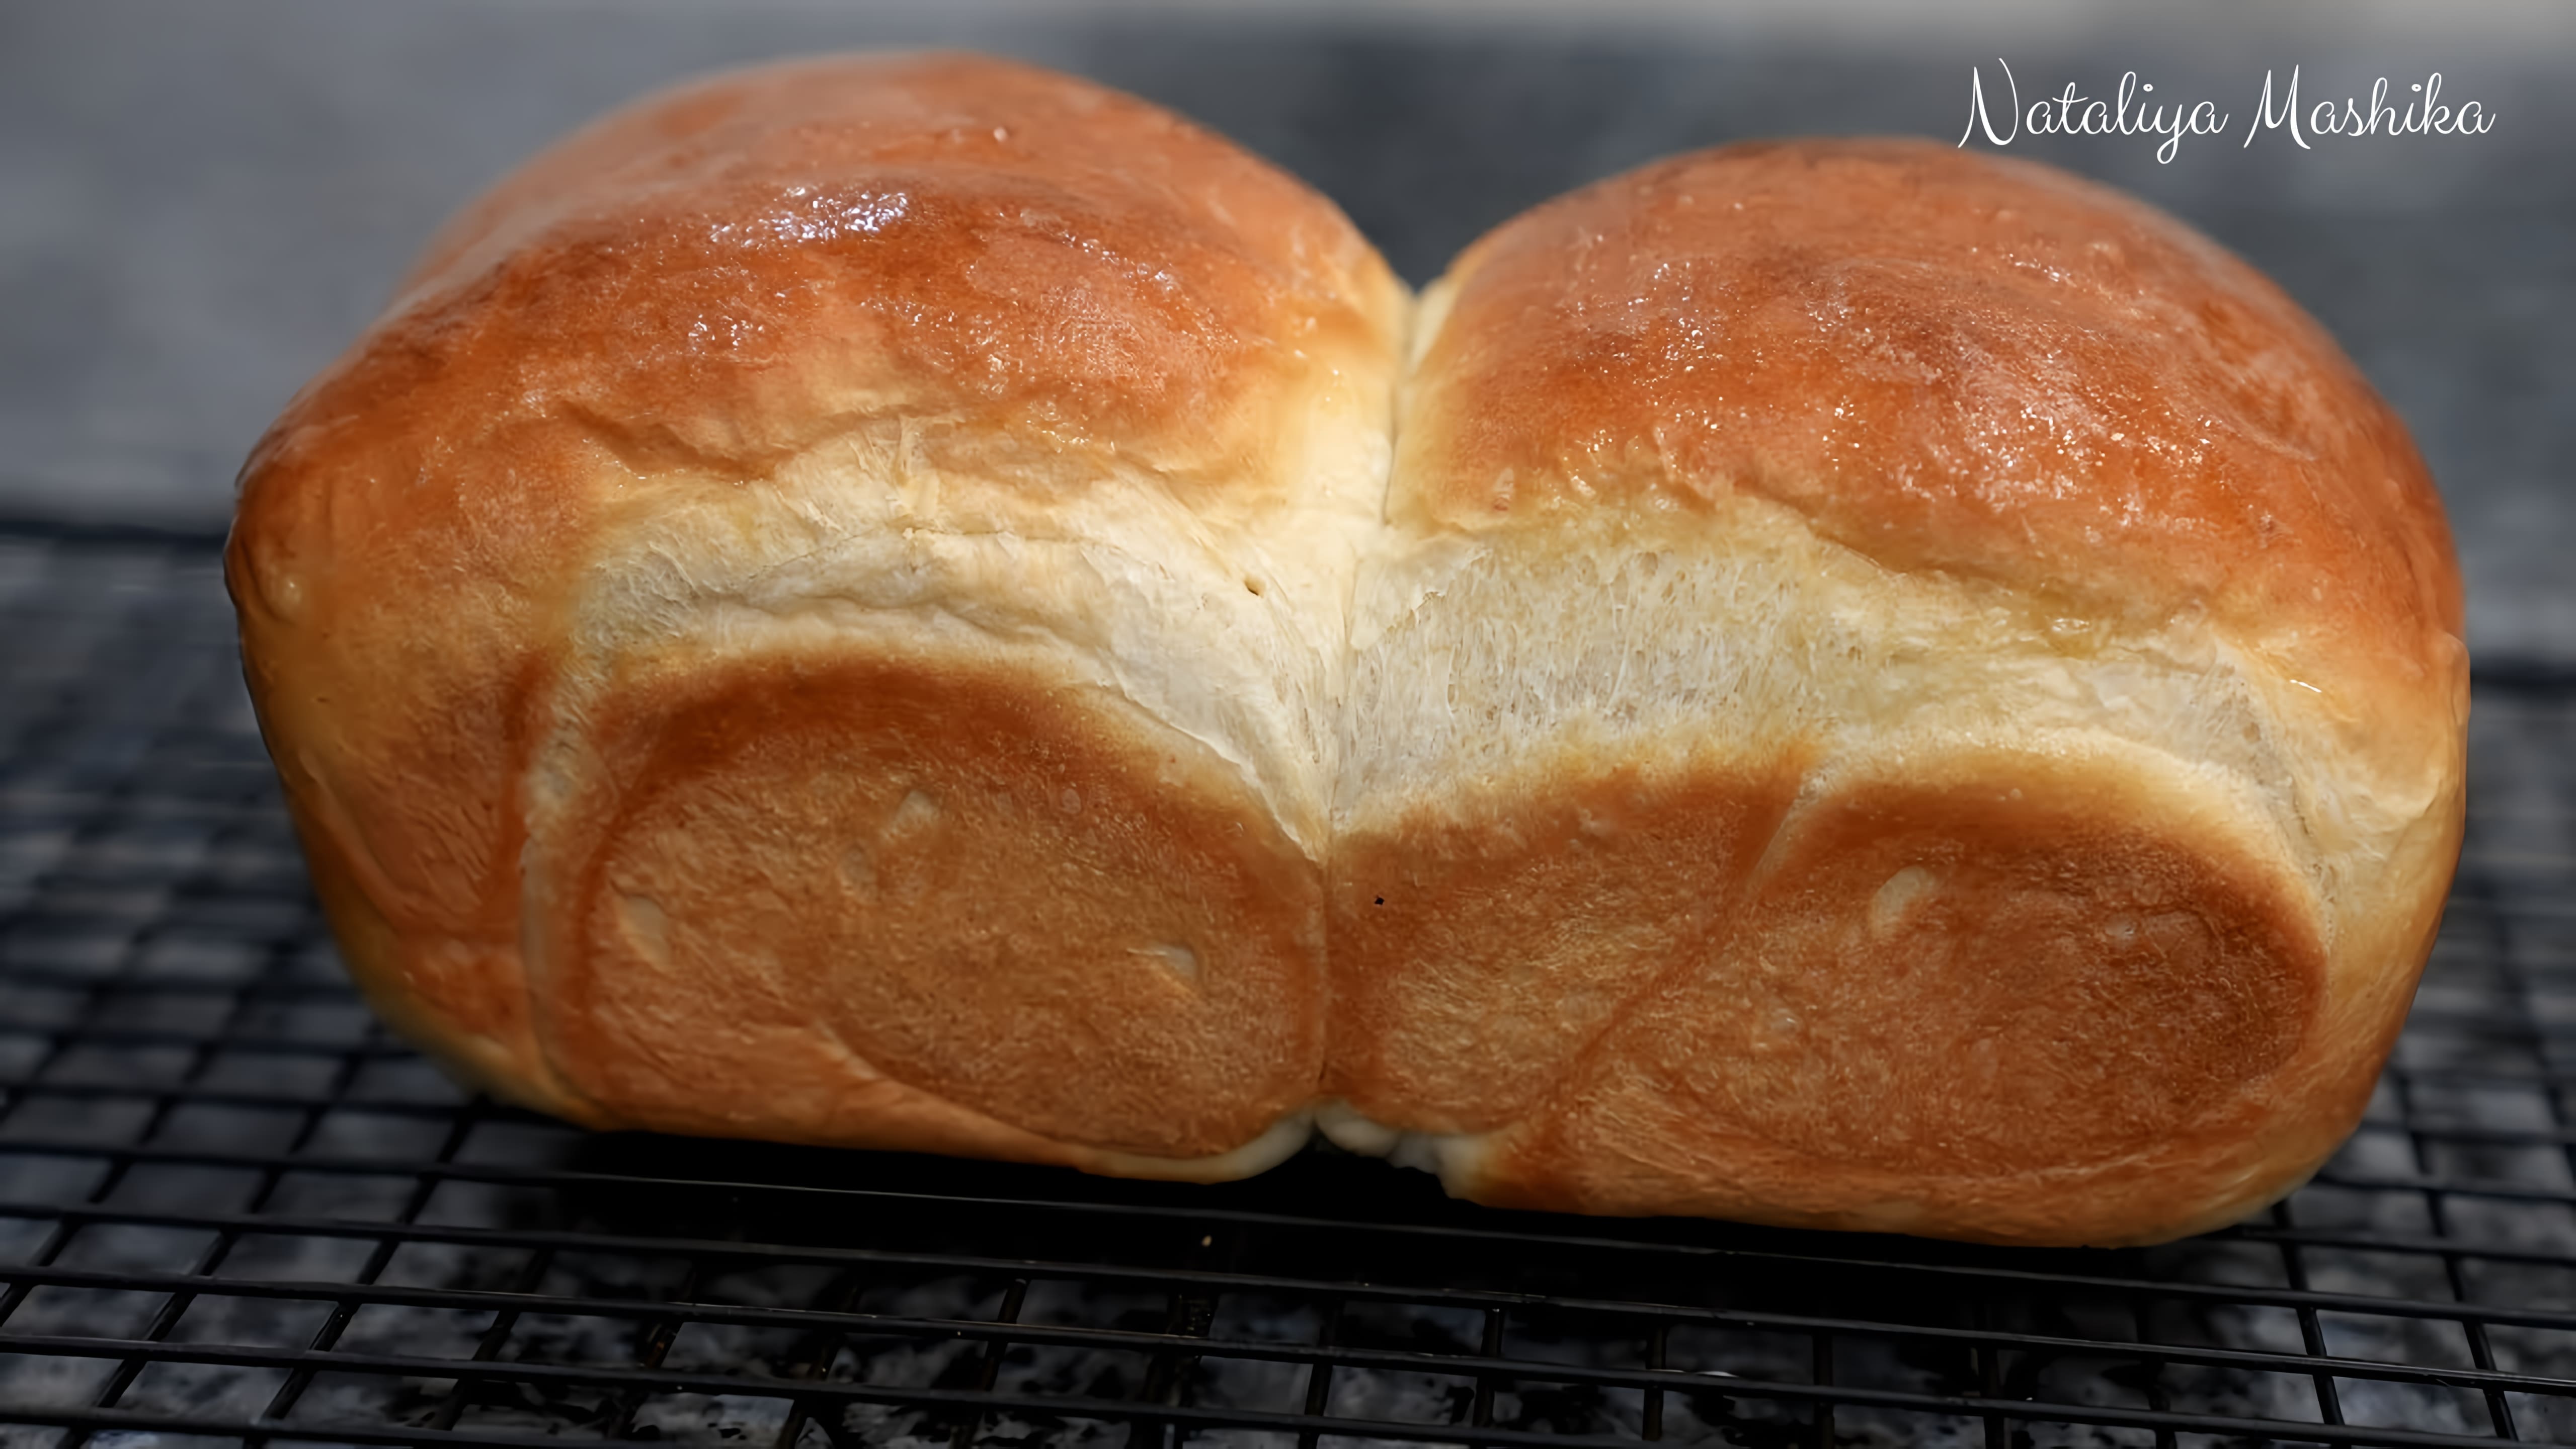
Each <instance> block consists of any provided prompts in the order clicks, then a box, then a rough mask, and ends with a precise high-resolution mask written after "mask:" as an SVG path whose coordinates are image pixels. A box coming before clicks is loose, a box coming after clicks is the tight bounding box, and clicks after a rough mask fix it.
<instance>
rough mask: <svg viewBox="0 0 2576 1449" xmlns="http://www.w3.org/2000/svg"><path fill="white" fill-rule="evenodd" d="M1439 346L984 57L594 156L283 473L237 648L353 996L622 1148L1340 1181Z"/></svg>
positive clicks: (410, 328)
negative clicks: (1353, 1006) (1366, 888)
mask: <svg viewBox="0 0 2576 1449" xmlns="http://www.w3.org/2000/svg"><path fill="white" fill-rule="evenodd" d="M1407 301H1408V299H1407V297H1406V294H1405V292H1404V290H1403V288H1402V286H1401V285H1400V284H1399V283H1397V282H1396V281H1395V280H1394V279H1393V278H1392V276H1391V274H1389V273H1388V272H1387V271H1386V269H1385V267H1384V266H1383V264H1382V263H1381V262H1380V261H1379V259H1378V258H1377V256H1376V254H1375V252H1374V251H1372V250H1371V249H1370V248H1369V247H1368V245H1367V244H1366V242H1365V241H1363V240H1362V239H1361V238H1360V237H1359V236H1358V234H1357V233H1356V232H1355V231H1353V229H1352V228H1351V226H1350V224H1349V222H1348V221H1347V220H1345V219H1344V218H1343V217H1342V216H1341V215H1340V213H1339V212H1338V211H1336V210H1335V209H1334V208H1333V207H1332V206H1331V205H1330V204H1329V203H1327V202H1325V201H1324V200H1323V199H1321V198H1320V197H1318V196H1316V195H1315V194H1314V193H1312V192H1311V191H1309V190H1307V189H1306V188H1304V187H1302V186H1300V185H1299V184H1298V183H1296V182H1295V181H1293V180H1291V179H1289V178H1287V177H1285V176H1283V175H1281V174H1280V173H1278V172H1277V171H1275V170H1273V169H1271V168H1270V167H1268V166H1266V165H1264V164H1262V163H1261V162H1259V161H1258V160H1256V159H1254V158H1252V157H1251V156H1249V155H1247V154H1245V153H1244V152H1242V151H1240V150H1238V149H1237V148H1235V147H1233V146H1231V145H1230V144H1228V143H1226V142H1224V141H1222V140H1220V139H1218V138H1216V137H1214V136H1211V135H1209V134H1208V133H1206V132H1204V131H1202V130H1199V129H1197V128H1196V127H1193V126H1191V125H1189V124H1187V123H1186V122H1183V121H1181V120H1179V119H1177V118H1175V117H1173V116H1171V115H1169V114H1167V113H1165V112H1163V111H1160V110H1158V109H1155V108H1154V107H1151V106H1148V105H1145V104H1144V103H1142V102H1139V101H1136V100H1133V99H1131V98H1129V97H1125V96H1121V95H1118V94H1116V93H1113V92H1110V91H1106V90H1103V89H1101V88H1099V87H1096V86H1092V85H1089V84H1087V83H1084V82H1082V81H1078V80H1075V79H1072V78H1070V77H1065V76H1060V75H1054V74H1050V73H1047V72H1044V71H1039V70H1035V69H1032V68H1029V67H1025V66H1019V65H1013V64H1008V63H1004V62H999V61H992V60H984V59H978V58H973V57H955V56H927V57H873V58H869V57H862V58H846V59H836V60H825V61H817V62H811V63H802V64H794V65H784V66H772V67H767V68H763V69H760V70H755V71H749V72H744V73H740V74H735V75H730V76H724V77H719V78H716V79H714V80H710V81H705V82H701V83H697V84H693V85H690V86H687V87H685V88H683V89H680V90H677V91H674V92H671V93H669V94H666V95H663V96H660V97H656V98H654V99H651V100H648V101H646V102H643V103H641V104H639V105H637V106H635V107H632V108H630V109H628V110H625V111H622V112H620V113H618V114H616V115H614V116H611V117H609V118H607V119H606V120H603V121H601V122H599V123H598V124H596V125H594V126H592V127H590V128H589V129H587V130H585V131H584V132H582V133H580V134H578V135H576V136H574V137H572V138H571V139H569V140H567V141H566V142H564V143H563V144H561V145H560V146H558V147H557V148H555V149H554V150H553V151H551V152H550V153H548V154H547V155H545V156H543V157H541V158H539V159H538V160H536V161H535V162H533V163H531V164H530V165H529V166H528V167H526V168H524V169H523V170H522V171H521V172H519V173H518V174H516V175H515V176H513V177H512V178H511V179H510V180H508V181H507V182H505V183H504V184H503V185H502V186H501V187H500V188H499V189H498V190H497V191H495V192H494V193H493V194H492V195H491V196H490V197H488V198H486V199H485V200H484V201H483V202H481V203H480V204H478V205H477V206H476V207H475V208H474V209H472V210H471V211H469V212H468V213H466V214H465V215H464V216H462V217H461V218H459V220H458V221H457V222H456V223H454V224H453V225H452V226H451V227H450V229H449V230H448V232H447V233H446V234H444V235H443V236H442V237H441V238H440V239H439V241H438V242H437V243H435V244H434V245H433V247H432V248H431V251H430V254H429V256H428V257H427V258H426V259H425V260H424V262H423V263H422V265H421V267H420V269H419V271H418V272H417V273H416V275H415V276H414V278H413V279H412V280H411V281H410V282H409V283H408V285H407V287H406V290H405V292H404V294H403V296H402V297H401V298H400V299H399V300H398V301H397V303H396V304H395V306H394V308H393V309H392V311H391V312H390V313H389V314H388V316H387V317H386V319H385V320H384V321H382V322H380V323H379V324H378V325H377V326H376V327H375V329H374V330H373V331H371V332H370V333H369V334H368V336H367V337H366V338H365V339H363V340H362V341H361V342H360V343H359V345H358V346H357V347H356V349H355V350H353V351H352V352H351V353H350V354H349V355H348V356H347V357H345V358H343V359H342V360H341V361H340V363H339V364H337V365H336V366H335V367H334V368H333V369H332V370H331V371H330V372H329V373H327V374H326V375H325V376H324V377H322V378H321V379H320V380H319V381H317V382H316V383H315V384H314V385H313V386H312V387H311V388H309V389H307V391H306V392H305V393H304V394H303V395H302V396H300V397H299V398H298V399H297V400H296V402H295V403H294V404H293V406H292V407H290V409H289V410H288V412H287V414H286V416H285V417H284V418H282V419H281V420H280V421H279V423H278V424H277V426H276V427H275V428H274V429H273V430H272V432H271V433H270V435H269V436H268V438H267V439H266V440H265V441H264V442H263V443H262V445H261V447H260V449H259V451H258V452H257V454H256V455H255V456H254V457H253V459H252V461H251V464H250V466H249V468H248V470H247V472H246V475H245V479H244V486H243V495H242V501H241V509H240V516H239V521H238V523H237V525H236V528H235V532H234V536H233V543H232V549H231V554H230V578H231V582H232V587H233V590H234V594H235V597H236V599H237V600H238V601H239V603H240V606H241V612H242V621H243V643H244V653H245V657H246V659H247V660H248V664H249V671H250V678H251V684H252V688H253V692H254V696H255V698H256V700H257V703H258V705H259V708H260V713H261V720H262V725H263V728H264V730H265V731H266V733H267V737H268V739H269V741H270V744H271V748H272V750H273V751H274V753H275V754H276V757H277V760H278V762H279V766H280V769H281V772H282V774H283V776H284V778H285V781H286V785H287V793H288V798H289V802H290V805H291V806H292V808H293V810H294V812H295V816H296V819H297V822H298V824H299V826H300V828H301V830H302V833H303V836H304V840H305V843H306V846H307V850H308V854H309V855H310V857H311V859H312V862H313V866H314V872H315V878H316V881H317V884H318V885H319V887H320V889H321V892H322V895H323V898H324V901H325V903H326V905H327V907H328V908H329V910H330V912H331V915H332V919H333V921H334V924H335V926H336V927H337V929H338V931H339V933H340V936H341V939H342V942H343V945H344V947H345V949H346V954H347V956H348V958H349V961H350V965H351V968H352V970H353V971H354V972H355V973H356V975H357V977H358V979H359V980H360V981H361V983H363V984H364V986H365V987H366V989H367V991H368V994H369V995H370V997H371V998H372V999H373V1000H374V1001H375V1002H376V1003H377V1004H378V1005H379V1007H381V1008H382V1009H383V1010H384V1011H385V1012H386V1014H387V1015H388V1016H389V1017H390V1018H392V1019H393V1020H394V1021H395V1022H396V1023H397V1024H399V1025H401V1026H402V1027H403V1028H404V1029H405V1030H407V1031H408V1032H410V1033H411V1034H412V1035H414V1036H415V1037H416V1038H418V1039H419V1040H421V1041H423V1042H424V1043H425V1044H426V1045H428V1046H429V1047H430V1048H431V1049H432V1050H433V1051H435V1052H437V1053H438V1054H440V1055H441V1056H442V1057H443V1058H445V1059H446V1060H448V1061H449V1062H451V1063H453V1064H454V1065H455V1066H456V1067H457V1068H458V1069H460V1070H461V1071H463V1072H464V1073H465V1074H467V1075H468V1076H469V1077H471V1078H472V1079H474V1080H477V1081H479V1082H482V1083H484V1084H486V1085H488V1086H489V1087H491V1088H492V1089H493V1090H495V1091H497V1092H499V1093H501V1094H502V1095H505V1096H509V1097H513V1098H516V1099H518V1100H521V1101H525V1102H529V1103H532V1104H534V1105H537V1106H540V1107H544V1108H547V1109H549V1110H552V1111H556V1112H559V1113H562V1114H564V1115H567V1116H571V1117H574V1118H576V1119H579V1120H581V1121H585V1122H590V1123H594V1124H601V1125H628V1126H645V1127H653V1128H658V1129H663V1130H675V1131H686V1132H706V1133H726V1134H739V1135H748V1136H760V1137H772V1138H781V1139H789V1140H798V1141H808V1142H822V1143H846V1144H862V1145H869V1146H879V1147H898V1148H913V1149H922V1150H935V1151H945V1152H959V1153H975V1154H982V1155H990V1156H999V1157H1013V1158H1022V1159H1028V1160H1036V1161H1048V1162H1061V1163H1069V1164H1073V1165H1077V1166H1081V1167H1086V1168H1090V1169H1093V1170H1097V1171H1103V1172H1117V1173H1128V1174H1141V1175H1172V1176H1188V1177H1224V1176H1234V1175H1240V1174H1242V1173H1245V1172H1249V1171H1257V1170H1258V1169H1259V1168H1261V1167H1263V1166H1266V1165H1267V1164H1268V1163H1269V1162H1271V1161H1274V1160H1276V1159H1277V1157H1279V1156H1280V1155H1282V1154H1284V1153H1286V1152H1287V1151H1290V1150H1293V1149H1294V1148H1295V1147H1296V1146H1297V1145H1298V1144H1300V1143H1301V1142H1303V1141H1304V1140H1305V1137H1306V1133H1307V1128H1306V1125H1305V1114H1306V1112H1307V1109H1308V1107H1309V1104H1310V1101H1311V1098H1312V1095H1313V1089H1314V1083H1315V1079H1316V1076H1317V1074H1318V1071H1319V1064H1320V1060H1321V1054H1322V1051H1323V1038H1324V1030H1325V1022H1324V1017H1323V1010H1324V1001H1323V994H1322V980H1321V974H1322V970H1323V951H1324V942H1323V929H1322V897H1321V880H1320V865H1319V862H1320V860H1321V858H1322V855H1323V853H1324V850H1325V846H1326V830H1327V823H1326V822H1327V810H1328V800H1329V791H1330V784H1329V782H1330V780H1331V778H1332V776H1333V772H1334V770H1335V767H1336V761H1335V759H1334V758H1333V748H1334V744H1335V739H1336V734H1335V729H1336V723H1337V718H1336V715H1335V713H1334V709H1335V701H1337V700H1338V699H1339V697H1340V696H1341V694H1342V692H1343V683H1342V664H1343V659H1344V651H1343V641H1344V639H1345V636H1346V633H1347V629H1346V626H1345V623H1344V609H1345V607H1346V604H1347V600H1348V595H1349V588H1350V578H1351V574H1352V569H1353V567H1354V561H1355V558H1356V552H1357V549H1358V546H1359V544H1360V542H1361V540H1362V539H1363V538H1364V536H1365V535H1367V534H1368V533H1370V532H1371V531H1373V530H1374V529H1375V528H1376V527H1377V524H1378V508H1379V504H1380V501H1381V499H1382V496H1383V490H1384V484H1385V473H1386V466H1387V456H1388V446H1389V445H1388V438H1389V409H1390V406H1391V400H1392V391H1393V375H1394V368H1395V359H1396V353H1397V350H1398V343H1399V339H1400V333H1401V327H1402V322H1403V316H1404V312H1405V309H1406V306H1407Z"/></svg>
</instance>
